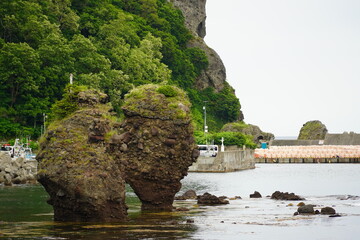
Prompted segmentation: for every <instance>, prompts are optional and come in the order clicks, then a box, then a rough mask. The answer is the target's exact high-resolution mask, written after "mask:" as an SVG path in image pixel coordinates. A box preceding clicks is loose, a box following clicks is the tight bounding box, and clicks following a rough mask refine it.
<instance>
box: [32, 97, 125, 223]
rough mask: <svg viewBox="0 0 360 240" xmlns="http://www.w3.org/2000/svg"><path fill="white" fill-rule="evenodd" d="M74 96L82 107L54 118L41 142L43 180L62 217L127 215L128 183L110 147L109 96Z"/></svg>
mask: <svg viewBox="0 0 360 240" xmlns="http://www.w3.org/2000/svg"><path fill="white" fill-rule="evenodd" d="M74 95H75V93H74ZM73 98H74V101H76V102H77V104H78V106H79V109H78V110H77V111H75V112H74V113H72V114H71V115H70V116H68V117H66V118H64V119H62V120H60V121H55V122H53V123H52V124H51V125H50V126H49V127H48V131H47V133H46V135H45V137H43V138H42V140H41V142H40V151H39V153H38V154H37V160H38V161H39V170H38V176H37V178H38V181H39V182H40V183H41V184H42V185H43V186H44V187H45V189H46V191H47V192H48V193H49V195H50V199H49V200H48V203H49V204H51V205H52V206H53V208H54V218H55V220H56V221H81V222H95V221H96V222H115V221H119V220H123V219H124V218H125V217H126V215H127V213H126V210H127V207H126V205H125V182H124V180H123V178H122V171H121V170H120V168H119V167H118V166H117V164H116V162H115V160H114V159H113V158H112V156H111V155H109V154H106V148H105V139H106V138H107V134H108V132H109V131H110V130H111V129H112V127H113V124H115V123H114V122H113V121H112V120H111V119H112V118H111V114H110V113H109V111H110V110H111V108H110V107H109V106H108V105H107V96H106V95H105V94H102V93H99V92H97V91H91V90H88V91H85V92H80V93H78V94H77V95H75V96H73Z"/></svg>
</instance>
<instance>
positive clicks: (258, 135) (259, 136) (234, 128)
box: [221, 121, 274, 143]
mask: <svg viewBox="0 0 360 240" xmlns="http://www.w3.org/2000/svg"><path fill="white" fill-rule="evenodd" d="M221 132H240V133H242V134H246V135H251V136H253V141H254V142H255V143H259V142H260V141H261V140H264V141H270V140H272V139H274V134H272V133H267V132H263V131H261V129H260V128H259V127H258V126H255V125H252V124H245V123H243V122H241V121H240V122H233V123H227V124H225V125H224V126H223V127H222V129H221Z"/></svg>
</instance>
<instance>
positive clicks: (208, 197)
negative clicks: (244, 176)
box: [197, 192, 229, 205]
mask: <svg viewBox="0 0 360 240" xmlns="http://www.w3.org/2000/svg"><path fill="white" fill-rule="evenodd" d="M225 198H226V197H225ZM225 198H223V197H217V196H215V195H212V194H210V193H207V192H206V193H204V194H203V195H200V196H198V201H197V203H198V204H203V205H219V204H229V201H227V200H225Z"/></svg>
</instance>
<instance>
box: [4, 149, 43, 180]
mask: <svg viewBox="0 0 360 240" xmlns="http://www.w3.org/2000/svg"><path fill="white" fill-rule="evenodd" d="M36 171H37V162H36V161H35V160H31V161H25V159H24V158H22V157H18V158H16V159H11V157H10V155H9V154H8V153H7V152H0V184H2V183H3V184H4V185H7V186H11V185H12V184H24V183H35V182H36V179H35V175H36Z"/></svg>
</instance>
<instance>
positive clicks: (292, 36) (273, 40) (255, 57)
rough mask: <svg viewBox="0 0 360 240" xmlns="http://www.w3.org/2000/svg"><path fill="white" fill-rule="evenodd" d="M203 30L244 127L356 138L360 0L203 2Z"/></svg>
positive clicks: (287, 133)
mask: <svg viewBox="0 0 360 240" xmlns="http://www.w3.org/2000/svg"><path fill="white" fill-rule="evenodd" d="M206 28H207V35H206V37H205V41H206V42H207V44H208V45H209V46H210V47H211V48H213V49H214V50H215V51H216V52H217V53H218V54H219V55H220V56H221V58H222V60H223V62H224V64H225V67H226V70H227V81H228V82H229V83H230V85H232V86H233V87H234V88H235V91H236V95H237V97H238V98H239V99H240V103H241V105H242V111H243V113H244V115H245V122H247V123H251V124H255V125H258V126H259V127H260V128H261V129H262V130H264V131H268V132H272V133H274V134H275V136H297V135H298V133H299V130H300V128H301V127H302V125H303V124H304V123H305V122H307V121H309V120H320V121H322V122H323V123H324V124H325V125H326V126H327V128H328V130H329V132H330V133H342V132H344V131H347V132H350V131H354V132H357V133H360V0H222V1H219V0H207V21H206Z"/></svg>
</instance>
